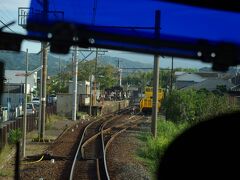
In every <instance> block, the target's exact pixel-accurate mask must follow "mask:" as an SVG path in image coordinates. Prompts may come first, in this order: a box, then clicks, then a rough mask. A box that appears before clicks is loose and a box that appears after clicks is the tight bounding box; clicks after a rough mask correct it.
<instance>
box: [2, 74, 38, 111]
mask: <svg viewBox="0 0 240 180" xmlns="http://www.w3.org/2000/svg"><path fill="white" fill-rule="evenodd" d="M24 74H25V71H21V70H5V73H4V78H5V82H4V90H3V93H2V98H1V102H0V103H1V106H2V107H7V108H8V109H9V110H10V109H14V108H16V107H17V106H19V105H22V103H23V97H24V93H25V76H24ZM36 88H37V72H36V73H33V74H31V75H30V76H28V83H27V93H28V94H31V92H32V91H33V90H34V89H36Z"/></svg>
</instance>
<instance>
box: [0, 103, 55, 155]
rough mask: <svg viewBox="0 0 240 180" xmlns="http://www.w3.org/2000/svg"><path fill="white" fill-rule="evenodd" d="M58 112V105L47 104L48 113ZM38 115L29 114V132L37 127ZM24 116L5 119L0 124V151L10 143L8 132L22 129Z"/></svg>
mask: <svg viewBox="0 0 240 180" xmlns="http://www.w3.org/2000/svg"><path fill="white" fill-rule="evenodd" d="M55 113H56V106H47V108H46V115H51V114H55ZM37 119H38V118H37V116H36V115H28V116H27V129H26V131H27V132H31V131H32V130H34V129H37ZM22 123H23V117H20V118H15V119H14V120H10V121H5V122H2V123H1V124H0V151H1V150H2V148H3V147H4V146H5V145H6V144H7V143H8V134H9V132H10V131H11V130H15V129H17V128H20V129H22Z"/></svg>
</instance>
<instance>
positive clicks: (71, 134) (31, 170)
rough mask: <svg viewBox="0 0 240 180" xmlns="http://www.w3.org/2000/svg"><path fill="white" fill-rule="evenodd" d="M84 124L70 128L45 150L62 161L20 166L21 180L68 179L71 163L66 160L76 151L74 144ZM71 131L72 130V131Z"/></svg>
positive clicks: (56, 160)
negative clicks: (40, 179)
mask: <svg viewBox="0 0 240 180" xmlns="http://www.w3.org/2000/svg"><path fill="white" fill-rule="evenodd" d="M86 123H87V122H83V123H79V124H78V125H79V126H78V127H76V125H74V128H70V129H69V130H68V131H66V133H64V135H63V136H61V137H60V138H58V139H57V140H56V141H54V143H52V144H51V145H49V147H48V148H47V150H46V152H48V153H49V154H51V155H52V156H55V157H56V156H57V157H62V158H63V159H57V158H56V159H55V162H54V163H52V162H51V160H43V161H41V162H38V163H35V164H25V165H22V168H21V172H20V176H21V179H23V180H25V179H26V180H28V179H37V180H38V179H39V178H43V179H44V180H47V179H49V180H58V179H59V180H60V179H68V176H69V174H68V173H69V172H70V168H71V161H69V160H67V159H66V158H68V159H69V158H70V157H71V158H70V159H72V158H73V152H75V151H76V149H77V146H78V144H76V143H75V142H76V141H77V139H79V137H80V131H81V130H82V129H83V127H84V126H85V125H86ZM72 129H74V131H73V130H72Z"/></svg>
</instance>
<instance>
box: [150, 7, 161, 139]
mask: <svg viewBox="0 0 240 180" xmlns="http://www.w3.org/2000/svg"><path fill="white" fill-rule="evenodd" d="M155 35H156V38H159V36H160V11H159V10H157V11H156V13H155ZM159 60H160V56H159V55H154V72H153V101H152V126H151V132H152V135H153V137H155V138H156V137H157V113H158V85H159Z"/></svg>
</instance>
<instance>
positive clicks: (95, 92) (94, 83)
mask: <svg viewBox="0 0 240 180" xmlns="http://www.w3.org/2000/svg"><path fill="white" fill-rule="evenodd" d="M95 59H96V61H95V72H94V82H93V88H94V93H93V94H94V96H93V98H92V99H93V103H92V104H93V105H96V98H97V80H96V79H97V63H98V48H96V57H95Z"/></svg>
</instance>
